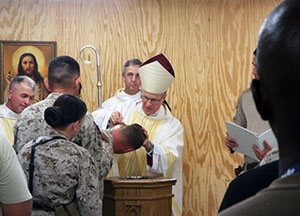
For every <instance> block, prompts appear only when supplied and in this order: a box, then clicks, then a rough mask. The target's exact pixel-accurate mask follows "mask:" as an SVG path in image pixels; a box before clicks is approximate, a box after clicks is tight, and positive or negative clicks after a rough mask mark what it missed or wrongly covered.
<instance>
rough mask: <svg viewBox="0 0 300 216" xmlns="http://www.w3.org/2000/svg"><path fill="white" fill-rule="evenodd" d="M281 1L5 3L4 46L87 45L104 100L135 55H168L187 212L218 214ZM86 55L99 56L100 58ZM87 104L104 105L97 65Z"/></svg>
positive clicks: (1, 13)
mask: <svg viewBox="0 0 300 216" xmlns="http://www.w3.org/2000/svg"><path fill="white" fill-rule="evenodd" d="M279 3H280V0H259V1H258V0H88V1H87V0H26V1H25V0H23V1H22V0H10V1H8V0H1V1H0V28H1V31H0V32H1V33H0V34H1V37H0V39H1V40H36V41H57V54H58V55H70V56H73V57H75V58H76V59H77V60H79V57H78V53H79V50H80V48H81V47H82V46H83V45H86V44H91V45H94V46H95V47H96V48H97V49H98V51H99V53H100V64H101V71H102V81H103V82H102V83H103V88H102V94H103V98H104V99H107V98H108V97H110V96H112V95H113V94H114V92H115V91H116V90H117V89H118V88H119V87H121V86H122V81H121V77H120V74H121V68H122V64H123V63H124V62H125V61H126V60H128V59H129V58H140V59H141V60H146V59H147V58H149V57H151V56H153V55H155V54H158V53H161V52H162V53H164V54H165V55H166V56H167V57H168V58H169V59H170V61H171V63H172V64H173V67H174V69H175V73H176V80H175V82H174V83H173V85H172V87H171V89H170V91H169V95H168V98H167V100H168V102H169V104H170V105H171V107H172V109H173V114H174V116H176V117H177V118H178V119H179V120H180V121H181V122H182V124H183V126H184V128H185V148H184V153H183V169H184V174H183V178H184V179H183V181H184V185H183V186H184V194H183V205H184V215H189V216H192V215H195V216H196V215H197V216H198V215H205V216H206V215H214V214H215V213H216V211H217V209H218V206H219V204H220V202H221V200H222V197H223V194H224V191H225V189H226V186H227V185H228V183H229V181H230V180H231V179H232V178H233V168H234V167H235V166H236V165H237V164H238V163H239V162H241V161H242V160H241V157H240V156H238V155H235V156H232V155H230V154H229V152H228V150H227V149H226V148H225V146H224V139H225V132H226V130H225V126H224V121H225V120H231V119H232V116H233V114H234V111H235V105H236V102H237V99H238V96H239V94H240V93H241V91H242V90H243V89H244V88H246V87H248V85H249V82H250V78H251V75H250V73H251V57H252V51H253V49H254V48H255V44H256V39H257V34H258V32H259V28H260V25H261V24H262V22H263V20H264V18H265V17H266V15H267V14H268V13H269V12H270V11H271V10H272V9H273V8H274V7H275V6H276V5H278V4H279ZM85 55H86V56H87V57H88V56H90V58H91V59H92V60H93V58H94V53H93V52H92V51H89V52H88V53H85ZM81 68H82V72H83V73H82V81H83V99H84V100H85V101H86V103H87V104H88V108H89V110H90V111H92V110H95V109H96V107H97V89H96V87H95V85H96V66H95V65H91V66H88V65H84V64H82V63H81Z"/></svg>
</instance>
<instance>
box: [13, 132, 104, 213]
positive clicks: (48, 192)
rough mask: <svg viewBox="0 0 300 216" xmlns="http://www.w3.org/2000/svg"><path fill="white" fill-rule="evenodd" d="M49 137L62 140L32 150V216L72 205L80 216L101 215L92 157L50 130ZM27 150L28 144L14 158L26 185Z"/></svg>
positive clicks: (28, 158)
mask: <svg viewBox="0 0 300 216" xmlns="http://www.w3.org/2000/svg"><path fill="white" fill-rule="evenodd" d="M52 135H53V136H60V137H62V138H59V139H55V140H51V141H48V142H46V143H44V144H41V145H38V146H37V147H36V150H35V156H34V166H35V169H34V173H33V187H32V188H33V191H32V195H33V211H32V215H35V216H36V215H38V216H42V215H44V216H46V215H47V216H48V215H55V212H54V208H55V207H57V206H59V205H62V204H65V205H67V204H69V203H71V202H73V201H74V203H75V206H76V207H77V209H78V211H79V212H80V214H81V215H87V216H89V215H93V216H94V215H101V200H100V194H99V183H98V170H97V167H96V165H95V162H94V160H93V158H92V156H91V155H90V153H89V152H88V151H87V150H86V149H84V148H82V147H80V146H78V145H76V144H75V143H73V142H71V141H69V140H66V137H65V136H64V135H62V134H60V133H59V132H56V131H54V130H53V131H52ZM43 138H45V137H39V138H38V139H37V140H36V142H38V141H39V140H41V139H43ZM63 138H65V139H63ZM31 146H32V141H31V142H29V143H27V144H26V145H25V146H24V147H23V148H22V149H21V151H20V152H19V154H18V159H19V162H20V164H21V166H22V168H23V170H24V172H25V175H26V177H27V181H28V180H29V163H30V158H31ZM37 204H38V207H37ZM41 207H43V208H44V209H42V208H41Z"/></svg>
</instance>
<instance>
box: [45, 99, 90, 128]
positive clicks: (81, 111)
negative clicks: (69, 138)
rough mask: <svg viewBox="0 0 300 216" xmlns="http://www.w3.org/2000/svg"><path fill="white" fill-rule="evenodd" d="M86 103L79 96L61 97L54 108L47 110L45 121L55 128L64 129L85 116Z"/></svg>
mask: <svg viewBox="0 0 300 216" xmlns="http://www.w3.org/2000/svg"><path fill="white" fill-rule="evenodd" d="M86 112H87V108H86V105H85V103H84V102H83V101H82V100H81V99H80V98H79V97H77V96H74V95H70V94H64V95H61V96H59V97H58V98H57V99H56V101H55V102H54V104H53V106H52V107H48V108H47V109H46V110H45V113H44V117H45V121H46V122H47V123H48V124H49V125H50V126H51V127H53V128H59V129H64V128H66V127H67V126H68V125H69V124H71V123H72V122H76V121H78V120H80V119H82V118H83V116H85V114H86Z"/></svg>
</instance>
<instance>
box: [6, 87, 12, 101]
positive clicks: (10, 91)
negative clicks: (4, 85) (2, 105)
mask: <svg viewBox="0 0 300 216" xmlns="http://www.w3.org/2000/svg"><path fill="white" fill-rule="evenodd" d="M12 95H13V90H12V89H8V90H7V99H8V100H10V99H11V97H12Z"/></svg>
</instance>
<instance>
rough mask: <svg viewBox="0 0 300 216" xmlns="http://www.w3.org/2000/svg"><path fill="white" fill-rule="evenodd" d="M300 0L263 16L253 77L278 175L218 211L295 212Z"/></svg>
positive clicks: (299, 173)
mask: <svg viewBox="0 0 300 216" xmlns="http://www.w3.org/2000/svg"><path fill="white" fill-rule="evenodd" d="M299 10H300V2H299V1H297V0H286V1H283V2H282V3H281V4H280V5H279V6H278V7H277V8H276V9H274V10H273V11H272V13H271V14H270V15H269V16H268V17H267V18H266V20H265V21H264V23H263V25H262V28H261V31H260V34H259V40H258V47H257V50H258V54H257V70H258V74H259V77H260V80H255V81H254V82H252V91H253V96H254V100H255V103H256V107H257V109H258V112H259V113H260V115H261V117H262V119H264V120H268V121H269V123H270V125H271V128H272V129H273V131H274V133H275V136H276V138H277V140H278V144H279V158H280V159H279V178H278V179H276V180H275V181H273V182H272V183H271V185H270V186H269V187H268V188H266V189H264V190H262V191H260V192H258V193H257V194H256V195H255V196H253V197H251V198H249V199H247V200H245V201H243V202H240V203H238V204H236V205H234V206H232V207H231V208H228V209H226V210H224V211H222V212H221V213H220V214H219V215H246V216H247V215H289V216H290V215H299V211H300V200H299V197H300V144H299V139H300V128H299V121H300V100H299V98H300V85H299V83H300V61H299V59H300V52H299V50H300V15H299Z"/></svg>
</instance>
